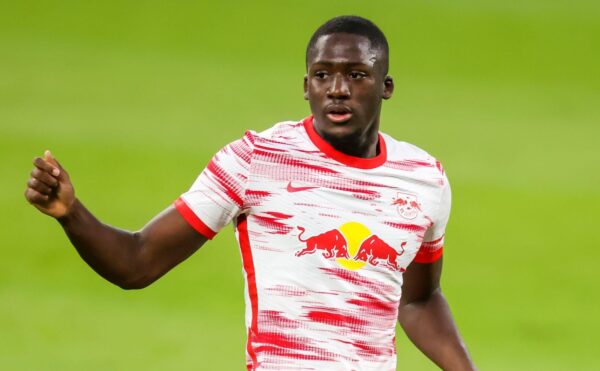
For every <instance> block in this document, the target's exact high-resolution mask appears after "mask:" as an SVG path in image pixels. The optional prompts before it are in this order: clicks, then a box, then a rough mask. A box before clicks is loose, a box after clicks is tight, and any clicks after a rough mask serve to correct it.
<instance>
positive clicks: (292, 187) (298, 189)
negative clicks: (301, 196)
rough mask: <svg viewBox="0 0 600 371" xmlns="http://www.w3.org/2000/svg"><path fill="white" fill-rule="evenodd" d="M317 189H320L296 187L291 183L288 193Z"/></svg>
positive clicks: (288, 186)
mask: <svg viewBox="0 0 600 371" xmlns="http://www.w3.org/2000/svg"><path fill="white" fill-rule="evenodd" d="M315 188H319V187H294V186H293V185H292V182H289V183H288V185H287V191H288V192H290V193H294V192H301V191H308V190H309V189H315Z"/></svg>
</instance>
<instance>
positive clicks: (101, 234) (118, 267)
mask: <svg viewBox="0 0 600 371" xmlns="http://www.w3.org/2000/svg"><path fill="white" fill-rule="evenodd" d="M57 220H58V222H59V223H60V224H61V225H62V227H63V229H64V230H65V232H66V234H67V236H68V237H69V240H70V241H71V243H72V244H73V246H75V248H76V249H77V252H78V253H79V255H80V256H81V258H83V260H85V262H86V263H87V264H88V265H89V266H90V267H91V268H92V269H94V270H95V271H96V272H97V273H98V274H99V275H101V276H102V277H104V278H105V279H107V280H108V281H110V282H112V283H114V284H116V285H118V286H120V287H123V288H132V287H135V281H137V280H138V276H139V275H138V273H137V272H141V269H139V264H140V261H139V260H140V259H139V255H140V250H141V241H140V237H139V235H138V234H136V233H132V232H128V231H124V230H121V229H117V228H114V227H111V226H108V225H105V224H102V223H101V222H100V221H99V220H98V219H96V217H94V215H92V213H90V212H89V211H88V210H87V209H86V208H85V207H84V206H83V205H82V204H81V202H79V200H76V201H75V203H74V205H73V207H72V209H71V210H70V212H69V213H68V214H67V215H66V216H63V217H61V218H58V219H57Z"/></svg>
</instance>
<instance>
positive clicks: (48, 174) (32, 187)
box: [25, 151, 75, 218]
mask: <svg viewBox="0 0 600 371" xmlns="http://www.w3.org/2000/svg"><path fill="white" fill-rule="evenodd" d="M33 164H34V165H35V167H34V168H33V170H32V171H31V177H30V178H29V181H28V182H27V189H26V190H25V198H26V199H27V201H29V203H31V204H32V205H33V206H35V207H36V208H37V209H38V210H40V211H41V212H43V213H44V214H47V215H50V216H52V217H54V218H61V217H63V216H65V215H67V214H68V213H69V211H70V210H71V207H72V206H73V203H74V202H75V190H74V189H73V185H72V184H71V180H70V179H69V174H67V172H66V171H65V169H63V168H62V166H60V164H59V163H58V161H56V159H55V158H54V156H52V154H51V153H50V151H46V152H45V153H44V158H41V157H36V158H35V159H34V160H33Z"/></svg>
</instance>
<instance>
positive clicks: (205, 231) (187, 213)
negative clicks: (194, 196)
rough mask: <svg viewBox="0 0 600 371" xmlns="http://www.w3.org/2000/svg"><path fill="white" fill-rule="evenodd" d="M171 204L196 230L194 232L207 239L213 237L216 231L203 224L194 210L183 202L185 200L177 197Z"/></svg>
mask: <svg viewBox="0 0 600 371" xmlns="http://www.w3.org/2000/svg"><path fill="white" fill-rule="evenodd" d="M173 205H174V206H175V209H177V211H179V213H180V214H181V216H182V217H183V219H185V221H186V222H188V223H189V224H190V225H191V226H192V228H194V229H195V230H196V232H198V233H200V234H201V235H203V236H204V237H206V238H208V239H209V240H212V239H213V237H214V236H215V235H216V234H217V232H215V231H213V230H212V229H210V228H209V227H208V226H207V225H206V224H204V222H203V221H202V220H200V218H199V217H198V215H196V213H194V211H193V210H192V209H191V208H190V207H189V206H188V205H187V204H186V203H185V201H184V200H183V199H182V198H181V197H179V198H178V199H177V200H176V201H175V202H174V203H173Z"/></svg>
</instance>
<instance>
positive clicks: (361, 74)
mask: <svg viewBox="0 0 600 371" xmlns="http://www.w3.org/2000/svg"><path fill="white" fill-rule="evenodd" d="M365 77H367V74H366V73H364V72H359V71H353V72H350V78H351V79H353V80H359V79H362V78H365Z"/></svg>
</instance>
